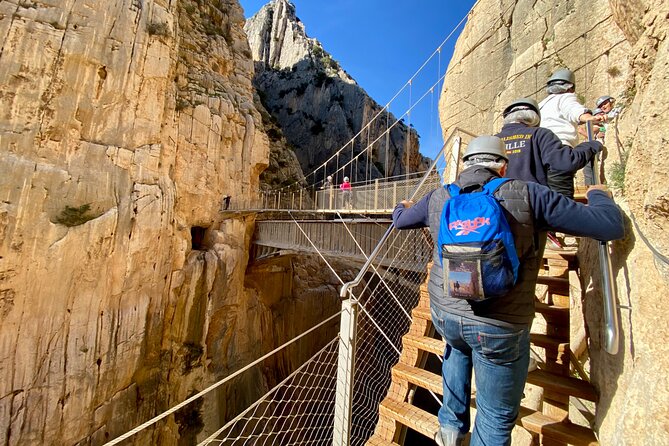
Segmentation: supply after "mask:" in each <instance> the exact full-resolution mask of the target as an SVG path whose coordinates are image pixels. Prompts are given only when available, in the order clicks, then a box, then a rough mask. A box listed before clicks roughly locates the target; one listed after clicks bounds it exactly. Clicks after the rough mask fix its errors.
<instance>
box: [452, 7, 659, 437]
mask: <svg viewBox="0 0 669 446" xmlns="http://www.w3.org/2000/svg"><path fill="white" fill-rule="evenodd" d="M668 17H669V4H667V2H664V1H660V0H634V1H629V2H627V1H618V0H611V1H610V2H590V1H583V0H570V1H561V2H557V3H556V2H548V1H536V2H535V1H529V0H527V1H526V0H479V1H478V2H477V3H476V5H475V6H474V8H473V12H472V13H471V15H470V16H469V20H468V22H467V24H466V26H465V28H464V30H463V32H462V35H461V36H460V38H459V40H458V42H457V45H456V49H455V54H454V56H453V59H452V61H451V63H450V65H449V74H448V75H447V77H446V80H445V83H444V90H443V92H442V96H441V100H440V119H441V123H442V128H443V130H444V134H445V135H447V134H448V133H449V130H450V129H451V128H453V127H456V126H459V127H462V128H464V129H468V130H471V131H473V132H475V133H479V134H489V133H495V132H497V131H499V129H500V128H501V111H502V109H503V108H504V107H505V105H507V104H508V103H509V102H510V101H511V100H513V99H514V98H516V97H520V96H530V97H534V98H536V99H537V100H540V99H543V98H544V97H545V93H544V90H543V87H544V84H545V81H546V79H547V78H548V76H549V75H550V73H551V72H552V71H553V70H554V69H555V68H557V67H561V66H567V67H569V68H571V69H572V70H574V71H575V74H576V92H577V94H579V95H580V98H581V100H583V101H585V102H586V104H587V105H590V106H593V107H594V100H595V99H596V98H597V97H599V96H601V95H604V94H610V95H612V96H615V97H616V98H618V105H621V106H622V107H623V111H622V114H621V116H620V119H619V122H618V125H617V128H618V133H619V135H618V137H617V138H616V134H615V133H616V132H615V131H614V129H615V126H613V125H612V126H610V127H609V130H610V132H609V134H607V139H606V144H607V151H606V153H605V157H606V159H605V162H604V172H603V173H604V179H605V180H606V181H607V182H608V183H609V185H610V186H611V187H612V188H613V189H614V193H615V198H616V201H617V202H618V203H619V204H620V205H621V207H622V208H623V210H624V212H625V214H626V216H627V217H628V218H627V237H626V239H625V240H623V241H619V242H615V243H613V244H612V248H611V253H612V259H613V269H614V275H615V280H616V284H617V291H618V302H617V303H618V308H617V311H618V313H619V315H620V320H621V330H622V332H621V342H620V346H619V347H620V352H619V353H618V354H617V355H615V356H611V355H608V354H607V353H605V352H604V351H603V348H602V338H603V325H602V303H601V302H602V296H601V289H602V284H601V279H600V273H599V264H598V263H599V262H598V255H597V250H596V249H597V248H596V244H595V243H592V242H586V241H583V242H582V244H581V245H580V248H579V260H580V265H581V278H582V282H583V284H582V285H583V289H584V290H585V300H584V307H585V321H586V324H587V330H588V333H589V352H590V358H591V361H590V365H591V378H592V381H593V383H594V384H595V386H596V387H597V388H598V390H599V392H600V401H599V404H598V406H597V413H596V429H597V431H598V433H599V439H600V442H601V444H606V445H627V444H667V443H669V434H668V431H669V430H668V429H667V419H668V416H669V410H668V407H669V393H668V391H667V388H669V385H668V384H669V383H668V382H667V380H668V379H669V378H668V375H667V373H666V372H664V370H666V368H667V359H666V358H667V357H669V355H668V350H669V347H667V345H666V343H664V342H663V341H662V339H665V338H666V337H667V336H668V335H669V328H668V327H669V325H667V323H666V321H665V317H664V315H666V314H668V312H669V303H668V302H667V300H666V299H665V298H664V296H666V295H667V293H668V292H669V289H668V288H669V287H668V286H667V285H668V280H669V265H667V264H666V263H664V261H663V260H662V258H661V256H662V255H664V256H665V258H666V257H667V254H669V238H668V237H667V231H666V228H667V227H669V212H668V209H669V208H668V207H667V203H668V200H667V197H668V196H669V181H668V178H667V171H669V165H668V164H669V162H668V161H667V158H666V156H665V155H666V153H667V151H668V149H669V147H668V143H667V141H668V139H667V136H666V133H667V132H666V130H667V123H666V119H665V113H664V111H665V110H666V108H667V107H666V104H667V100H668V99H669V98H667V88H666V79H667V77H669V60H668V59H667V57H668V56H667V55H668V54H669V47H668V45H669V43H668V42H667V30H668V29H669V21H668V20H667V18H668ZM632 220H634V221H636V224H637V225H638V227H637V226H635V224H634V223H633V222H632ZM644 238H645V239H646V241H644ZM646 242H647V243H646ZM649 246H651V247H652V249H655V250H656V251H657V254H659V255H656V254H654V253H653V252H652V251H651V248H649Z"/></svg>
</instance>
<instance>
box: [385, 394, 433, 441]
mask: <svg viewBox="0 0 669 446" xmlns="http://www.w3.org/2000/svg"><path fill="white" fill-rule="evenodd" d="M379 413H381V414H383V415H386V416H388V417H390V418H392V419H394V420H396V421H397V422H399V423H401V424H403V425H404V426H406V427H408V428H411V429H413V430H415V431H416V432H420V433H421V434H423V435H425V436H426V437H428V438H433V437H434V433H435V432H437V430H438V429H439V421H437V416H436V415H432V414H431V413H429V412H426V411H424V410H423V409H420V408H418V407H416V406H412V405H411V404H409V403H405V402H402V401H394V400H391V399H388V398H386V399H384V400H383V401H381V405H380V406H379Z"/></svg>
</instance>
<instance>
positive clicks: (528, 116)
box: [504, 110, 541, 127]
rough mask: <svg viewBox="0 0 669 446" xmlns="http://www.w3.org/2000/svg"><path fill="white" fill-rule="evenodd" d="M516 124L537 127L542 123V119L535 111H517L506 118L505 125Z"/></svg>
mask: <svg viewBox="0 0 669 446" xmlns="http://www.w3.org/2000/svg"><path fill="white" fill-rule="evenodd" d="M514 122H520V123H523V124H527V125H529V126H530V127H537V126H539V123H540V122H541V118H540V117H539V114H538V113H537V112H535V111H534V110H516V111H512V112H511V113H509V114H508V115H506V116H505V117H504V124H513V123H514Z"/></svg>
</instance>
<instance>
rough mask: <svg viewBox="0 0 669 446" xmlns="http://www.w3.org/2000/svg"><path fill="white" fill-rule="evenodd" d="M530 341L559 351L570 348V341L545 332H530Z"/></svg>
mask: <svg viewBox="0 0 669 446" xmlns="http://www.w3.org/2000/svg"><path fill="white" fill-rule="evenodd" d="M530 342H531V343H532V344H534V345H536V346H537V347H541V348H546V349H550V350H556V351H558V352H559V353H564V352H566V351H567V350H568V349H569V342H566V341H565V340H562V339H560V338H556V337H554V336H550V335H545V334H539V333H530Z"/></svg>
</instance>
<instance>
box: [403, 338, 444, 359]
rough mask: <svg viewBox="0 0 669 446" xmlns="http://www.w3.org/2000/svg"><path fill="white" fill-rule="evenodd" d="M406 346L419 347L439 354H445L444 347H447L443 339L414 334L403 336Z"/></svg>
mask: <svg viewBox="0 0 669 446" xmlns="http://www.w3.org/2000/svg"><path fill="white" fill-rule="evenodd" d="M402 342H403V344H404V347H411V348H417V349H419V350H423V351H424V352H428V353H434V354H435V355H437V356H441V355H443V354H444V349H445V348H446V342H444V341H443V340H442V339H433V338H429V337H427V336H414V335H412V334H406V335H404V337H403V338H402Z"/></svg>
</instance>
